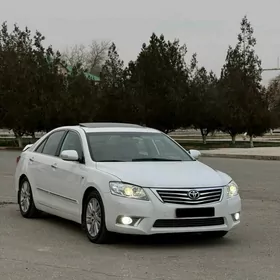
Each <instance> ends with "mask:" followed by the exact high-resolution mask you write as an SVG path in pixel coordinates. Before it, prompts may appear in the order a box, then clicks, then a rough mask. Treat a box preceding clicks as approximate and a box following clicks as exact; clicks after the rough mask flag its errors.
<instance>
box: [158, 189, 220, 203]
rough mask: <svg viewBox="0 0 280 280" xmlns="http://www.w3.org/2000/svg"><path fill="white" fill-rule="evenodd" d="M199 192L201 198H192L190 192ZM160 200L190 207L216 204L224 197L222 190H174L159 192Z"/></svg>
mask: <svg viewBox="0 0 280 280" xmlns="http://www.w3.org/2000/svg"><path fill="white" fill-rule="evenodd" d="M192 191H197V192H198V193H199V196H198V197H196V198H193V197H191V196H190V192H192ZM157 193H158V194H159V196H160V198H161V199H162V201H163V202H165V203H174V204H188V205H200V204H207V203H214V202H218V201H220V199H221V197H222V188H213V189H212V188H211V189H210V188H209V189H197V190H195V189H181V190H178V189H174V190H170V189H169V190H163V189H162V190H157Z"/></svg>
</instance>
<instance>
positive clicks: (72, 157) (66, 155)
mask: <svg viewBox="0 0 280 280" xmlns="http://www.w3.org/2000/svg"><path fill="white" fill-rule="evenodd" d="M60 157H61V158H62V159H63V160H66V161H79V155H78V153H77V151H75V150H65V151H62V152H61V154H60Z"/></svg>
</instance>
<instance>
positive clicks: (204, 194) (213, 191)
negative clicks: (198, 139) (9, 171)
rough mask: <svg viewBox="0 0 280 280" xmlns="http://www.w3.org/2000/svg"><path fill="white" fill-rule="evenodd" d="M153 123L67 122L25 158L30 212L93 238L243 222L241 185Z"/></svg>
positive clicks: (23, 187)
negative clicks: (73, 224)
mask: <svg viewBox="0 0 280 280" xmlns="http://www.w3.org/2000/svg"><path fill="white" fill-rule="evenodd" d="M199 155H200V153H199V151H195V150H190V151H186V150H185V149H184V148H183V147H181V146H180V145H179V144H178V143H176V142H175V141H174V140H172V139H171V138H170V137H169V136H167V135H166V134H164V133H162V132H160V131H158V130H155V129H151V128H147V127H141V126H138V125H131V124H118V123H90V124H80V125H77V126H67V127H59V128H57V129H54V130H52V131H51V132H49V133H47V134H46V135H44V136H43V137H42V138H41V139H39V140H38V141H37V142H36V143H35V144H33V145H28V146H27V147H26V148H25V149H24V150H23V152H22V153H21V156H20V157H19V158H18V160H17V162H18V163H17V168H16V173H15V189H16V192H17V195H18V203H19V208H20V212H21V214H22V216H23V217H25V218H33V217H35V216H36V215H37V214H38V213H39V211H44V212H47V213H51V214H53V215H57V216H60V217H63V218H66V219H69V220H73V221H75V222H77V223H80V224H81V225H82V227H83V229H84V230H85V232H86V234H87V236H88V238H89V240H90V241H92V242H94V243H104V242H107V241H108V240H109V239H110V238H111V236H112V235H113V233H126V234H140V235H141V234H142V235H150V234H157V233H180V232H197V233H202V234H205V235H207V236H211V237H223V236H224V235H226V234H227V232H228V231H230V230H231V229H232V228H234V227H235V226H237V225H238V224H239V223H240V211H241V200H240V196H239V194H238V186H237V184H236V183H235V182H234V181H233V180H232V179H231V178H230V177H229V176H228V175H226V174H225V173H223V172H221V171H217V170H214V169H212V168H210V167H208V166H206V165H205V164H203V163H201V162H199V161H197V160H196V159H197V158H198V157H199Z"/></svg>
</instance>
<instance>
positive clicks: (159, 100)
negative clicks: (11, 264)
mask: <svg viewBox="0 0 280 280" xmlns="http://www.w3.org/2000/svg"><path fill="white" fill-rule="evenodd" d="M253 33H254V31H253V28H252V26H251V23H250V22H249V21H248V19H247V17H244V18H243V19H242V21H241V27H240V34H239V35H238V37H237V43H236V45H235V46H230V47H229V48H228V51H227V55H226V58H225V63H224V65H223V67H222V69H221V73H220V77H217V76H216V75H215V74H214V73H213V72H212V71H208V70H207V69H205V67H201V66H199V63H198V58H197V55H196V54H192V56H191V59H189V60H190V62H189V63H187V62H186V59H185V58H186V56H187V46H186V45H185V44H180V42H179V40H174V41H169V40H166V39H165V37H164V35H160V36H157V35H156V34H155V33H153V34H152V36H151V37H150V39H149V42H148V43H144V44H143V45H142V48H141V50H140V53H139V54H138V56H137V58H136V59H135V60H134V61H130V62H129V63H128V65H124V62H123V61H122V59H121V58H120V57H119V54H118V52H117V47H116V45H115V44H114V43H112V44H109V43H108V42H102V43H101V44H97V43H96V42H93V43H92V45H91V46H90V48H89V49H86V48H85V47H84V46H83V45H80V46H75V47H73V48H72V49H70V50H69V49H68V50H66V51H64V52H62V54H61V53H60V52H58V51H54V49H53V48H52V46H48V47H44V40H45V37H44V36H43V35H42V34H41V33H40V32H38V31H36V33H35V35H32V33H31V31H30V30H29V29H28V28H25V29H24V30H21V29H20V28H19V27H18V26H17V25H14V28H13V30H12V31H11V32H9V30H8V27H7V23H6V22H4V23H3V24H2V27H1V30H0V127H2V128H7V129H11V130H13V132H14V134H15V135H16V137H17V139H18V142H19V145H21V137H22V136H23V135H32V136H33V137H34V135H35V132H38V131H46V132H47V131H50V130H51V129H53V128H55V127H58V126H61V125H75V124H78V123H80V122H94V121H110V122H130V123H138V124H142V125H146V126H150V127H154V128H157V129H159V130H161V131H164V132H167V133H168V132H171V131H173V130H175V129H178V128H188V127H194V128H196V129H199V130H200V131H201V135H202V138H203V142H204V143H206V139H207V135H208V134H209V133H211V132H214V131H217V130H219V131H223V132H227V133H229V134H230V135H231V137H232V142H233V143H235V137H236V135H237V134H240V133H244V132H247V134H248V135H249V136H250V140H251V145H252V146H253V137H254V136H259V135H262V134H264V133H265V132H267V130H268V129H271V128H275V127H278V126H279V119H280V118H279V112H280V110H279V106H280V99H279V98H278V96H279V90H280V86H279V85H280V78H279V77H278V78H275V79H274V80H272V81H271V83H270V84H269V86H268V87H267V88H265V87H264V86H262V84H261V73H262V68H261V61H260V59H259V58H258V56H257V55H256V53H255V50H254V47H255V45H256V39H255V38H254V34H253ZM107 51H108V52H107ZM106 52H107V53H106ZM68 66H71V71H68V70H67V67H68ZM65 69H66V70H65ZM86 73H91V74H94V75H98V74H100V75H99V76H100V81H96V80H95V79H92V78H90V77H89V76H88V75H86Z"/></svg>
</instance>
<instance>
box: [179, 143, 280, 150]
mask: <svg viewBox="0 0 280 280" xmlns="http://www.w3.org/2000/svg"><path fill="white" fill-rule="evenodd" d="M178 143H179V144H181V145H182V146H183V147H184V148H186V149H197V150H209V149H221V148H250V143H249V142H248V141H236V143H235V145H233V144H232V143H231V142H230V141H208V142H207V144H202V143H201V142H193V141H183V142H180V141H178ZM254 147H255V148H258V147H280V142H264V141H261V142H260V141H259V142H258V141H256V142H254Z"/></svg>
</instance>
